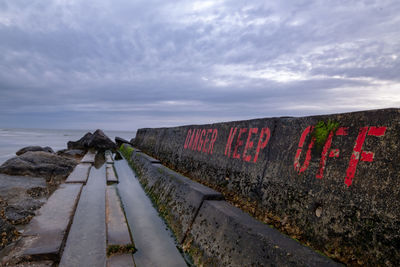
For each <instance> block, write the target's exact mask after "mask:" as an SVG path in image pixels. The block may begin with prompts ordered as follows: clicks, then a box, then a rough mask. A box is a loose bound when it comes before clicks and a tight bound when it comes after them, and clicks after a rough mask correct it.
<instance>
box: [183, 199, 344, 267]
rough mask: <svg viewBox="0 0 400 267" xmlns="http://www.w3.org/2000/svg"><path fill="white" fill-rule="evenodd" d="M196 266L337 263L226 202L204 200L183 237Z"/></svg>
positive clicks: (325, 264)
mask: <svg viewBox="0 0 400 267" xmlns="http://www.w3.org/2000/svg"><path fill="white" fill-rule="evenodd" d="M184 247H185V249H187V250H189V251H190V252H191V255H192V257H193V258H194V261H195V263H196V265H198V266H203V265H205V266H316V267H317V266H339V264H337V263H335V262H333V261H332V260H331V259H329V258H327V257H325V256H322V255H320V254H318V253H316V252H314V251H312V250H311V249H310V248H308V247H305V246H303V245H301V244H300V243H298V242H296V241H294V240H293V239H290V238H289V237H287V236H285V235H282V234H281V233H280V232H279V231H277V230H276V229H273V228H270V227H268V226H267V225H265V224H263V223H261V222H259V221H257V220H255V219H254V218H252V217H250V216H249V215H248V214H246V213H244V212H243V211H241V210H240V209H238V208H235V207H233V206H232V205H230V204H228V203H227V202H226V201H205V202H204V203H203V205H202V207H201V209H200V211H199V214H198V216H197V217H196V220H195V221H194V224H193V226H192V228H191V230H190V232H189V234H188V237H187V238H186V239H185V244H184Z"/></svg>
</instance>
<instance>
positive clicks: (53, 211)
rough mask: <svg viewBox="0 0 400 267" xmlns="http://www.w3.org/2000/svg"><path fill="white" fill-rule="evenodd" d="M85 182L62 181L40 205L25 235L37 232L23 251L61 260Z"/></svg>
mask: <svg viewBox="0 0 400 267" xmlns="http://www.w3.org/2000/svg"><path fill="white" fill-rule="evenodd" d="M81 188H82V185H80V184H63V185H60V187H59V188H58V189H57V190H56V191H55V192H54V193H53V194H52V195H51V196H50V198H49V199H48V200H47V202H46V203H45V204H44V205H43V206H42V207H41V208H40V209H39V211H38V212H37V215H36V216H35V217H34V218H33V219H32V220H31V221H30V223H29V225H28V226H27V227H26V229H25V232H24V234H23V235H24V236H31V235H34V236H36V238H35V241H34V242H33V243H30V245H29V246H28V247H26V249H25V251H24V253H23V254H24V255H25V256H27V257H30V258H38V259H40V258H44V259H53V260H58V259H59V256H60V255H59V254H60V250H61V248H62V245H63V243H64V242H65V240H66V234H67V230H68V227H69V225H70V223H71V220H72V217H73V215H74V211H75V208H76V204H77V202H78V199H79V194H80V192H81Z"/></svg>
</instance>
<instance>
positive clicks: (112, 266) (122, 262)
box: [107, 254, 135, 267]
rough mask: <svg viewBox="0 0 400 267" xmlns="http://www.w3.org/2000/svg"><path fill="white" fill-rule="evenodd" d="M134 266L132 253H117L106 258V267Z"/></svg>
mask: <svg viewBox="0 0 400 267" xmlns="http://www.w3.org/2000/svg"><path fill="white" fill-rule="evenodd" d="M130 266H132V267H134V266H135V263H134V262H133V257H132V254H119V255H114V256H111V257H110V258H108V259H107V267H130Z"/></svg>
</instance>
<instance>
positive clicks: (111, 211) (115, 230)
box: [106, 186, 132, 246]
mask: <svg viewBox="0 0 400 267" xmlns="http://www.w3.org/2000/svg"><path fill="white" fill-rule="evenodd" d="M106 214H107V245H109V246H110V245H129V244H132V240H131V235H130V233H129V229H128V225H127V224H126V220H125V214H124V212H123V210H122V206H121V202H120V199H119V197H118V195H117V189H116V187H114V186H107V212H106Z"/></svg>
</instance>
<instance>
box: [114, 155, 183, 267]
mask: <svg viewBox="0 0 400 267" xmlns="http://www.w3.org/2000/svg"><path fill="white" fill-rule="evenodd" d="M114 165H115V169H116V171H117V174H118V177H119V183H118V185H117V188H118V192H119V195H120V197H121V201H122V203H123V206H124V210H125V214H126V218H127V220H128V224H129V227H130V229H131V231H132V235H133V239H134V240H133V241H134V243H135V247H136V248H137V251H136V252H135V254H134V260H135V263H136V265H137V266H165V267H167V266H171V267H175V266H176V267H178V266H182V267H183V266H186V263H185V261H184V260H183V258H182V256H181V254H180V253H179V251H178V249H177V248H176V244H175V243H174V240H173V238H172V237H171V232H169V231H168V230H167V227H166V225H165V223H164V222H163V221H162V219H161V218H160V217H159V216H158V213H157V211H156V210H155V209H154V207H153V205H152V203H151V201H150V199H149V198H148V197H147V196H146V194H145V192H144V191H143V189H142V187H141V186H140V183H139V181H138V180H137V178H136V175H135V174H134V173H133V171H132V170H131V168H130V167H129V165H128V163H127V162H126V161H125V160H119V161H115V163H114Z"/></svg>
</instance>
